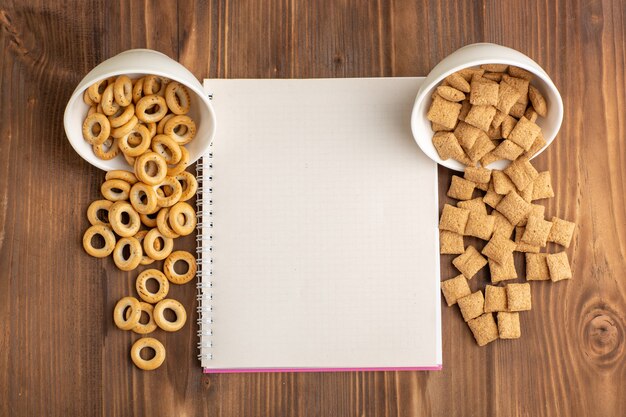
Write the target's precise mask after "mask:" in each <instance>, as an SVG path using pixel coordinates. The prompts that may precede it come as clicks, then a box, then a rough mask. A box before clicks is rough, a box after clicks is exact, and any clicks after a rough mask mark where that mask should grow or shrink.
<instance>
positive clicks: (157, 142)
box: [82, 75, 198, 370]
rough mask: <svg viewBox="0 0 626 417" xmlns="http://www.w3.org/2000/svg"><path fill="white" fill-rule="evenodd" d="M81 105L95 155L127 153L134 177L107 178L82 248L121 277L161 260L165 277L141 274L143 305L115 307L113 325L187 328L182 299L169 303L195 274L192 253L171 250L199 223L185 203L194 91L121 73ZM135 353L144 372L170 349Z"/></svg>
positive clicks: (116, 174) (148, 343) (142, 330)
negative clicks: (174, 287)
mask: <svg viewBox="0 0 626 417" xmlns="http://www.w3.org/2000/svg"><path fill="white" fill-rule="evenodd" d="M83 100H84V101H85V103H86V104H87V105H89V106H90V108H89V110H88V112H87V114H86V116H85V119H84V122H83V129H82V130H83V137H84V139H85V140H86V141H87V142H88V143H89V144H90V145H92V148H93V151H94V154H96V156H97V157H98V158H101V159H104V160H109V159H113V158H115V157H116V156H117V155H119V154H120V153H121V154H122V156H123V157H124V159H125V160H126V161H127V162H128V163H129V165H130V166H131V168H130V170H128V171H125V170H114V171H109V172H107V174H106V176H105V181H104V182H103V183H102V185H101V188H100V191H101V194H102V196H103V197H104V198H103V199H101V200H96V201H94V202H92V203H91V204H90V205H89V208H88V209H87V219H88V220H89V223H90V224H91V226H90V227H89V228H88V229H87V230H86V232H85V234H84V235H83V247H84V249H85V251H86V252H87V253H88V254H89V255H91V256H94V257H97V258H104V257H107V256H109V255H111V254H112V255H113V261H114V263H115V265H116V266H117V267H118V268H119V269H120V270H123V271H133V270H134V269H136V268H138V267H139V266H140V265H151V264H153V263H155V262H160V261H163V265H162V270H163V272H161V270H160V269H156V268H152V269H147V270H144V271H143V272H141V273H140V274H138V276H137V278H136V282H135V288H136V290H137V294H138V295H139V298H140V300H137V299H136V298H135V297H131V296H129V297H124V298H122V299H121V300H120V301H118V303H117V304H116V306H115V308H114V309H113V320H114V323H115V325H116V326H117V327H118V328H120V329H122V330H128V331H132V332H134V333H136V334H139V335H147V334H151V333H153V332H155V331H158V329H159V328H160V329H162V330H164V331H168V332H174V331H177V330H179V329H180V328H182V327H183V326H184V325H185V323H186V321H187V312H186V310H185V307H184V306H183V305H182V304H181V303H180V302H179V301H176V300H174V299H171V298H169V299H167V298H166V297H167V296H168V293H169V289H170V282H171V283H173V284H178V285H182V284H185V283H187V282H189V281H191V280H192V279H193V278H194V277H195V275H196V270H197V266H196V259H195V258H194V256H193V255H192V254H190V253H189V252H185V251H175V252H173V249H174V239H175V238H178V237H179V236H185V235H189V234H191V233H193V231H194V230H195V227H196V222H197V220H196V212H195V209H194V208H193V207H192V206H191V205H190V204H188V203H187V201H188V200H190V199H191V198H192V197H193V196H194V195H195V194H196V191H197V189H198V182H197V180H196V178H195V177H194V175H193V174H191V173H189V172H187V171H185V169H186V168H187V167H188V165H189V152H188V151H187V149H186V148H185V146H184V145H186V144H188V143H189V142H191V141H192V140H193V139H194V137H195V134H196V125H195V123H194V121H193V119H192V118H191V117H189V116H188V115H187V113H188V112H189V111H190V109H191V105H192V100H191V96H190V95H189V91H188V90H187V88H186V87H185V86H184V85H182V84H180V83H178V82H175V81H170V80H168V79H165V78H162V77H159V76H155V75H146V76H145V77H142V78H139V79H136V80H133V79H131V78H129V77H128V76H125V75H120V76H118V77H111V78H108V79H104V80H101V81H98V82H97V83H95V84H93V85H92V86H90V87H89V88H87V90H85V93H84V95H83ZM181 263H184V264H186V271H185V272H178V271H177V270H176V268H175V267H176V266H177V265H180V264H181ZM151 281H155V282H156V284H157V286H156V287H153V286H152V282H151ZM165 310H171V311H172V312H173V313H174V314H175V316H176V320H175V321H169V320H168V319H167V318H166V315H165V314H164V311H165ZM146 317H147V320H146V319H145V318H146ZM168 317H169V316H168ZM146 348H148V349H151V350H153V351H154V353H155V356H154V357H153V358H152V359H149V360H145V359H143V358H142V357H141V351H142V350H143V349H146ZM130 355H131V359H132V361H133V363H134V364H135V365H136V366H137V367H138V368H140V369H144V370H153V369H156V368H158V367H159V366H161V364H162V363H163V361H164V360H165V347H164V346H163V344H162V343H161V342H159V341H158V340H156V339H154V338H151V337H144V338H142V339H139V340H137V341H136V342H135V343H134V344H133V346H132V348H131V352H130Z"/></svg>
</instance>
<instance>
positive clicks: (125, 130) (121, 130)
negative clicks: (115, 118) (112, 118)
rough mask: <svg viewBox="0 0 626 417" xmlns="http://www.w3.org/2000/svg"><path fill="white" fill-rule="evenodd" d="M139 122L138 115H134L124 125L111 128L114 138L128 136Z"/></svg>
mask: <svg viewBox="0 0 626 417" xmlns="http://www.w3.org/2000/svg"><path fill="white" fill-rule="evenodd" d="M137 123H139V120H138V119H137V116H133V117H131V118H130V120H129V121H128V122H126V123H124V124H123V125H122V126H120V127H116V128H115V129H111V136H113V137H114V138H121V137H123V136H126V135H128V134H129V133H130V132H132V131H133V129H134V128H135V126H137Z"/></svg>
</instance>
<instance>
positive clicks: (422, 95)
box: [411, 43, 564, 172]
mask: <svg viewBox="0 0 626 417" xmlns="http://www.w3.org/2000/svg"><path fill="white" fill-rule="evenodd" d="M476 45H484V46H489V47H491V46H497V47H501V48H507V49H508V50H512V51H515V52H516V53H518V54H522V55H523V56H524V57H525V58H526V59H528V60H531V61H532V58H530V57H528V56H526V55H524V54H523V53H522V52H520V51H517V50H515V49H512V48H508V47H505V46H502V45H497V44H490V43H477V44H471V45H466V46H464V47H462V48H459V49H457V51H460V50H462V49H465V48H467V47H469V46H476ZM455 52H456V51H455ZM492 53H496V52H495V51H492ZM452 54H454V52H453V53H452ZM449 56H451V55H448V57H449ZM446 58H447V57H446ZM446 58H444V60H445V59H446ZM441 62H443V61H440V63H441ZM532 62H534V61H532ZM483 64H507V65H514V66H516V67H519V68H522V69H525V70H527V71H529V72H531V73H533V74H534V75H536V76H537V77H538V78H539V79H541V81H542V82H543V83H544V84H545V85H546V87H547V88H548V89H549V90H551V91H552V92H553V93H554V96H555V97H556V103H555V104H556V109H555V110H556V111H557V112H558V114H559V117H558V121H557V123H556V125H555V134H554V136H553V137H552V138H550V139H549V140H546V144H545V145H544V146H543V147H542V148H541V149H539V151H537V153H535V154H534V155H533V156H532V157H531V158H530V159H531V160H532V159H534V158H535V157H537V156H538V155H539V154H541V153H542V152H543V151H544V150H545V149H546V148H547V147H548V146H550V144H551V143H552V142H553V141H554V139H556V135H557V134H558V132H559V130H560V129H561V126H562V124H563V113H564V108H563V98H562V97H561V93H560V92H559V90H558V88H557V87H556V85H555V84H554V82H553V81H552V79H551V78H550V76H549V75H548V73H547V72H546V71H545V70H544V69H543V68H542V67H541V66H540V65H539V64H537V63H535V65H536V66H533V65H532V64H530V63H527V62H523V61H522V60H517V59H512V58H506V57H501V56H498V57H494V58H490V57H488V56H482V57H480V58H475V59H471V60H468V61H465V62H463V63H462V64H459V65H455V66H452V67H451V68H449V69H448V70H446V71H443V72H442V73H441V74H440V75H438V76H437V77H435V78H434V80H433V81H432V82H430V83H429V84H428V85H427V84H425V83H422V85H421V86H420V88H419V90H418V92H417V95H416V96H415V101H414V104H413V109H412V110H411V132H412V133H413V139H414V140H415V142H417V145H418V146H419V147H420V149H421V150H422V152H424V153H425V154H426V156H428V157H429V158H430V159H432V160H433V161H434V162H436V163H437V164H439V165H442V166H444V167H446V168H448V169H451V170H454V171H460V172H464V171H465V168H466V167H465V165H463V164H462V163H460V162H458V161H456V160H454V159H452V158H449V159H446V160H443V159H441V158H440V157H439V155H437V159H434V158H432V157H431V156H430V155H428V153H426V151H425V150H424V149H422V145H421V143H420V140H418V137H420V136H421V135H419V133H420V132H418V131H417V126H416V119H417V118H419V117H420V116H419V114H418V113H419V110H420V109H421V108H422V106H424V105H425V101H426V98H427V97H428V96H429V95H430V93H431V92H432V90H434V89H435V88H436V87H438V86H439V84H440V83H441V81H442V80H443V79H444V78H446V77H447V76H449V75H450V74H453V73H455V72H457V71H460V70H462V69H465V68H470V67H475V66H478V65H483ZM437 65H439V64H437ZM437 65H435V67H433V69H431V72H430V73H432V71H433V70H434V69H435V68H436V67H437ZM430 73H429V74H428V75H430ZM428 75H426V77H425V78H424V79H426V78H428ZM433 133H434V132H433Z"/></svg>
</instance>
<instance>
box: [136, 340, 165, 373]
mask: <svg viewBox="0 0 626 417" xmlns="http://www.w3.org/2000/svg"><path fill="white" fill-rule="evenodd" d="M145 348H150V349H152V350H154V357H153V358H152V359H144V358H142V357H141V351H142V350H143V349H145ZM130 358H131V359H132V361H133V363H134V364H135V366H137V368H139V369H143V370H144V371H153V370H155V369H157V368H158V367H159V366H161V365H162V364H163V362H164V361H165V347H164V346H163V343H161V342H159V341H158V340H156V339H155V338H154V337H142V338H141V339H139V340H137V341H136V342H135V343H133V347H132V348H130Z"/></svg>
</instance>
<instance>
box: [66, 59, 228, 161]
mask: <svg viewBox="0 0 626 417" xmlns="http://www.w3.org/2000/svg"><path fill="white" fill-rule="evenodd" d="M134 51H137V49H129V50H127V51H123V52H120V54H123V53H126V52H134ZM140 51H150V52H157V53H159V54H161V55H163V56H165V57H167V58H169V57H168V56H167V55H165V54H163V53H161V52H159V51H153V50H151V49H145V50H140ZM118 55H119V54H118ZM169 59H171V58H169ZM103 62H105V61H103ZM174 62H176V63H177V64H179V65H182V64H180V63H178V62H177V61H174ZM95 68H97V66H96V67H94V69H95ZM141 68H142V67H137V66H132V67H126V68H123V69H115V70H110V71H107V72H104V73H102V74H101V75H98V76H97V77H94V78H93V79H89V81H87V82H85V81H86V80H87V79H88V76H89V73H88V74H87V75H86V76H85V77H84V78H83V79H82V80H81V81H80V83H79V84H78V86H77V87H76V89H75V90H74V92H73V93H72V95H71V96H70V99H69V100H68V101H67V104H66V105H65V110H64V112H63V126H64V127H66V126H67V125H68V124H69V117H70V114H71V111H72V109H71V108H72V107H73V105H74V103H75V101H76V100H82V96H83V94H84V92H85V90H87V88H89V86H90V85H92V84H93V83H96V82H98V81H101V80H103V79H105V78H109V77H113V76H116V75H122V74H124V75H129V74H130V75H132V74H143V75H144V76H145V75H156V76H159V77H164V78H168V79H170V80H173V81H176V82H179V83H181V84H183V85H184V86H185V87H187V88H189V89H191V90H192V91H193V92H194V93H195V94H196V96H198V98H199V100H200V101H201V102H203V103H204V104H205V106H206V107H207V109H208V112H209V115H210V122H211V125H212V127H211V128H210V132H211V137H210V138H209V141H208V144H209V145H207V147H206V149H208V147H209V146H210V144H211V142H212V141H213V139H214V137H215V132H216V129H217V120H216V117H215V110H214V109H213V104H212V103H211V99H210V98H209V97H208V95H207V94H206V93H205V92H204V90H203V89H201V88H198V87H197V86H194V85H190V84H189V82H188V81H184V80H183V79H182V77H180V76H177V75H172V74H171V73H168V72H167V71H161V70H156V71H149V72H147V71H145V68H144V70H142V69H141ZM183 68H185V67H183ZM185 69H186V68H185ZM92 71H93V69H92ZM194 80H196V81H197V79H196V78H195V76H194ZM83 83H84V84H85V85H84V86H82V88H79V87H81V85H82V84H83ZM198 85H201V84H200V82H199V81H198ZM85 105H86V104H85ZM64 130H65V136H66V137H67V140H68V142H69V143H70V145H71V146H72V148H73V149H74V151H75V152H76V153H77V154H78V155H79V156H80V157H81V158H82V159H84V160H85V161H87V162H88V163H89V164H91V165H93V166H95V167H97V168H99V169H101V170H103V171H110V170H111V169H112V167H111V166H109V164H107V162H109V161H108V160H100V159H99V158H94V160H93V161H92V160H90V159H87V158H86V157H85V156H84V155H83V153H81V151H79V149H78V148H77V147H76V146H74V144H75V139H72V137H71V136H70V134H69V132H68V129H67V128H65V129H64ZM81 139H82V137H81ZM204 153H205V152H200V154H199V155H198V157H197V158H190V159H189V165H191V164H193V163H195V162H196V161H197V160H198V159H200V158H201V157H202V155H203V154H204Z"/></svg>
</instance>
